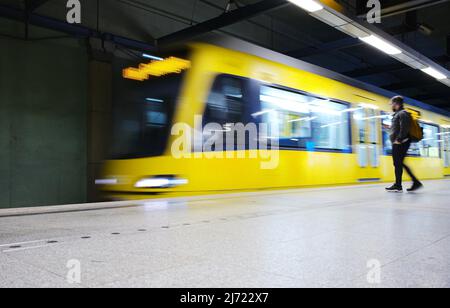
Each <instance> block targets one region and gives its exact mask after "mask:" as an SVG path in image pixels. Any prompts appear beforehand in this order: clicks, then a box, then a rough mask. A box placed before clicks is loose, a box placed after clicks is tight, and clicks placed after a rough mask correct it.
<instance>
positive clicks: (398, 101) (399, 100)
mask: <svg viewBox="0 0 450 308" xmlns="http://www.w3.org/2000/svg"><path fill="white" fill-rule="evenodd" d="M391 103H392V104H397V105H401V106H403V105H404V104H405V99H404V98H403V96H394V97H393V98H392V99H391Z"/></svg>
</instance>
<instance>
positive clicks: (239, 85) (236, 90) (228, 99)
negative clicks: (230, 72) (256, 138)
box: [204, 75, 244, 125]
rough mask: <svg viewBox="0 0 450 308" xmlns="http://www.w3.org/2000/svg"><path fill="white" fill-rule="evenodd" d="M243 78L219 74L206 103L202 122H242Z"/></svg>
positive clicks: (223, 123)
mask: <svg viewBox="0 0 450 308" xmlns="http://www.w3.org/2000/svg"><path fill="white" fill-rule="evenodd" d="M243 117H244V80H243V79H239V78H236V77H232V76H226V75H223V76H219V77H218V78H217V79H216V81H215V83H214V85H213V88H212V91H211V93H210V95H209V97H208V102H207V105H206V111H205V118H204V124H207V123H218V124H221V125H226V124H228V123H243Z"/></svg>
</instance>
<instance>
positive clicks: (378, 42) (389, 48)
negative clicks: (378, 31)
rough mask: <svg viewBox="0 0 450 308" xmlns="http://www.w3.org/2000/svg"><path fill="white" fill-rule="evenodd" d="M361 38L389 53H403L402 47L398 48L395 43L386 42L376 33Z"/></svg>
mask: <svg viewBox="0 0 450 308" xmlns="http://www.w3.org/2000/svg"><path fill="white" fill-rule="evenodd" d="M359 39H360V40H361V41H363V42H365V43H367V44H369V45H371V46H373V47H375V48H377V49H379V50H381V51H382V52H384V53H387V54H388V55H398V54H401V53H402V51H401V50H400V49H398V48H397V47H395V46H394V45H392V44H390V43H388V42H386V41H385V40H383V39H381V38H379V37H377V36H375V35H370V36H367V37H360V38H359Z"/></svg>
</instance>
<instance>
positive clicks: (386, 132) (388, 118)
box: [381, 112, 392, 155]
mask: <svg viewBox="0 0 450 308" xmlns="http://www.w3.org/2000/svg"><path fill="white" fill-rule="evenodd" d="M382 115H384V117H383V118H382V119H381V121H382V122H381V127H382V130H383V152H384V155H392V142H391V127H392V115H390V114H387V113H385V112H383V113H382Z"/></svg>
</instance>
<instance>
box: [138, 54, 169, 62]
mask: <svg viewBox="0 0 450 308" xmlns="http://www.w3.org/2000/svg"><path fill="white" fill-rule="evenodd" d="M142 56H143V57H144V58H147V59H151V60H156V61H162V60H164V59H163V58H160V57H156V56H152V55H149V54H147V53H144V54H142Z"/></svg>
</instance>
